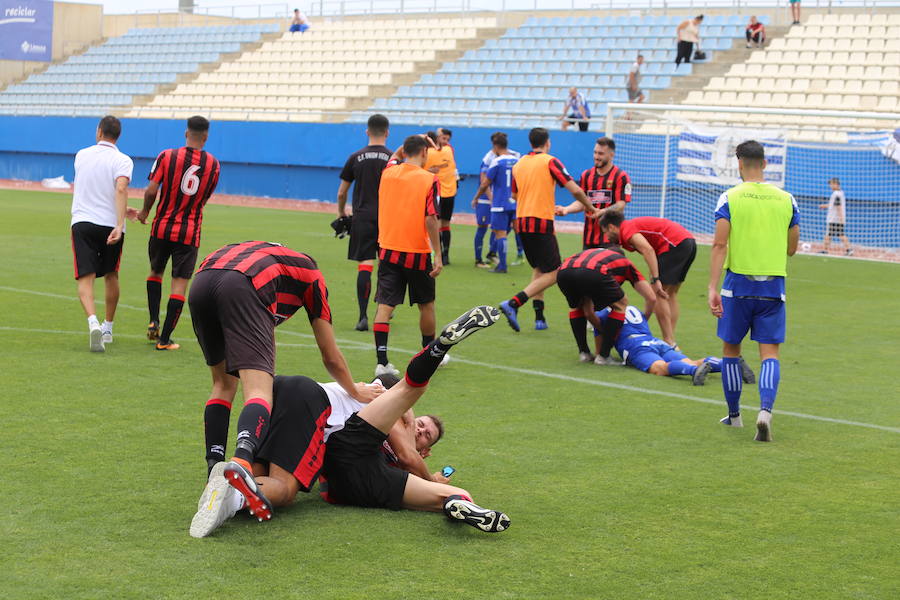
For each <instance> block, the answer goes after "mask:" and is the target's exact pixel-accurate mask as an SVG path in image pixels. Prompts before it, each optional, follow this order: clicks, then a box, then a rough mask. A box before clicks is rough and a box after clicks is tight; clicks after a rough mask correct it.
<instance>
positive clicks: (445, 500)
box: [403, 475, 509, 533]
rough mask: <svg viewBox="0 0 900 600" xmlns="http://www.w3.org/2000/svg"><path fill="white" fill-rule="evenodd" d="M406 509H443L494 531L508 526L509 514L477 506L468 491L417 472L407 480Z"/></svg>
mask: <svg viewBox="0 0 900 600" xmlns="http://www.w3.org/2000/svg"><path fill="white" fill-rule="evenodd" d="M403 508H405V509H407V510H421V511H427V512H443V513H444V514H445V515H447V518H449V519H453V520H457V521H462V522H464V523H466V524H468V525H471V526H472V527H476V528H478V529H480V530H482V531H487V532H491V533H496V532H500V531H503V530H505V529H507V528H508V527H509V517H507V516H506V515H505V514H503V513H502V512H499V511H495V510H489V509H485V508H482V507H480V506H478V505H477V504H475V502H474V501H472V498H471V496H469V493H468V492H467V491H466V490H464V489H462V488H458V487H455V486H452V485H447V484H445V483H436V482H434V481H425V480H424V479H421V478H419V477H416V476H415V475H410V476H409V478H407V480H406V489H405V490H404V491H403Z"/></svg>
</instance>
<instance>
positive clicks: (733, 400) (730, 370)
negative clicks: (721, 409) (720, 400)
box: [722, 357, 762, 417]
mask: <svg viewBox="0 0 900 600" xmlns="http://www.w3.org/2000/svg"><path fill="white" fill-rule="evenodd" d="M743 387H744V381H743V379H741V365H740V362H739V361H738V359H737V358H727V357H726V358H723V359H722V389H723V390H724V391H725V402H727V403H728V416H729V417H736V416H738V415H739V414H741V390H742V389H743ZM760 392H762V389H760Z"/></svg>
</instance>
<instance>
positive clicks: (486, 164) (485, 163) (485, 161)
mask: <svg viewBox="0 0 900 600" xmlns="http://www.w3.org/2000/svg"><path fill="white" fill-rule="evenodd" d="M495 158H497V155H496V154H494V151H493V150H488V151H487V154H485V155H484V158H482V159H481V168H480V169H479V170H478V172H479V173H481V174H482V175H485V176H487V172H488V169H489V168H490V167H491V162H493V160H494V159H495ZM478 199H479V200H487V201H488V203H489V202H490V199H489V198H488V195H487V190H486V189H485V191H484V193H483V194H481V195H480V196H478Z"/></svg>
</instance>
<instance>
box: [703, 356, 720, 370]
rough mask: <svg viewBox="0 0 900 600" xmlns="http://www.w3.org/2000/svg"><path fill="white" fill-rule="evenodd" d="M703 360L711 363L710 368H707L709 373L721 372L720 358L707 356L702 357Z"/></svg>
mask: <svg viewBox="0 0 900 600" xmlns="http://www.w3.org/2000/svg"><path fill="white" fill-rule="evenodd" d="M703 362H705V363H709V364H710V365H712V369H710V370H709V372H710V373H721V372H722V359H721V358H719V357H717V356H707V357H706V358H704V359H703Z"/></svg>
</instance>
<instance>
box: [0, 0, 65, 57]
mask: <svg viewBox="0 0 900 600" xmlns="http://www.w3.org/2000/svg"><path fill="white" fill-rule="evenodd" d="M52 53H53V2H51V1H50V0H0V59H2V60H34V61H43V62H49V61H50V60H51V58H52Z"/></svg>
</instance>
